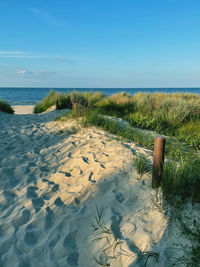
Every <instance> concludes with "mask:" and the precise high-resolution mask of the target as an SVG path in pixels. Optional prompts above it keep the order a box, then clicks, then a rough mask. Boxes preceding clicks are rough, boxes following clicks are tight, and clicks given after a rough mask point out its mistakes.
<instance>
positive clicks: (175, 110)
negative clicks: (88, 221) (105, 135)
mask: <svg viewBox="0 0 200 267" xmlns="http://www.w3.org/2000/svg"><path fill="white" fill-rule="evenodd" d="M55 95H56V94H54V95H53V96H51V97H50V96H49V97H47V100H45V101H46V102H48V105H47V106H49V105H51V104H52V103H53V104H55V103H56V99H57V97H58V96H56V97H55ZM64 97H66V96H64V95H62V96H60V103H61V104H60V108H63V107H65V105H68V106H71V107H72V111H71V112H69V113H68V114H67V115H65V116H64V117H63V116H62V117H61V118H59V119H60V120H65V119H68V118H73V119H76V120H77V123H80V124H81V125H82V126H83V127H87V126H90V125H94V126H96V127H100V128H102V129H104V130H106V131H108V132H110V133H112V134H115V135H117V136H119V137H120V138H123V139H124V140H127V141H128V140H129V141H133V142H135V143H137V144H139V145H141V146H143V147H146V148H149V149H151V150H153V145H154V137H153V135H152V133H150V132H148V131H141V130H140V129H147V130H152V131H156V132H157V133H159V134H165V135H167V137H166V149H165V158H166V159H165V164H164V167H163V175H162V183H161V188H162V192H163V197H164V200H165V203H167V204H168V205H169V206H171V207H177V208H178V207H181V205H184V203H185V200H187V199H192V202H193V204H195V203H199V202H200V194H199V188H200V155H199V148H200V96H198V95H192V94H160V93H155V94H145V93H138V94H136V95H134V96H130V95H128V94H126V93H120V94H115V95H112V96H110V97H107V96H105V95H103V94H99V93H96V94H93V93H80V92H73V93H71V94H68V96H67V100H65V99H64ZM49 98H50V99H49ZM45 101H44V102H45ZM66 103H67V104H66ZM103 115H111V116H118V117H120V118H123V119H125V120H126V121H128V122H129V123H130V125H131V126H133V127H134V128H133V127H132V128H131V127H121V126H120V124H119V123H118V122H117V121H112V120H110V119H109V118H106V117H105V116H103ZM135 127H137V128H140V129H137V128H135ZM133 164H134V167H135V168H136V170H137V171H138V173H139V174H140V176H141V177H142V176H143V175H144V174H145V173H148V172H150V171H151V164H150V162H149V160H148V159H146V158H145V156H143V155H136V158H135V159H134V162H133ZM99 223H100V222H99ZM100 226H101V225H98V229H99V227H100ZM100 228H101V227H100ZM101 230H102V229H101ZM188 235H189V234H188ZM192 235H193V236H195V237H196V236H198V235H199V228H197V227H196V228H194V229H193V230H192ZM117 244H118V243H117ZM199 248H200V240H199V239H198V240H197V243H196V244H195V245H192V247H191V250H190V251H189V252H187V255H186V256H185V258H180V259H177V260H178V261H180V262H182V263H183V262H184V263H188V262H189V265H186V266H198V265H197V263H199V258H200V253H199V251H200V250H199ZM94 260H95V261H96V263H98V264H100V265H102V266H106V262H105V261H103V262H102V261H101V260H100V258H94Z"/></svg>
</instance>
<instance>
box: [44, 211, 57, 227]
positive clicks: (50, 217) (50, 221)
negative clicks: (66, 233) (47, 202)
mask: <svg viewBox="0 0 200 267" xmlns="http://www.w3.org/2000/svg"><path fill="white" fill-rule="evenodd" d="M46 212H47V214H46V216H45V224H44V230H48V229H50V228H51V227H52V226H53V225H54V219H55V215H54V213H53V211H52V210H51V209H50V208H49V207H47V208H46Z"/></svg>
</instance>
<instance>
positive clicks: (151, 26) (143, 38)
mask: <svg viewBox="0 0 200 267" xmlns="http://www.w3.org/2000/svg"><path fill="white" fill-rule="evenodd" d="M0 87H64V88H103V87H104V88H108V87H114V88H123V87H124V88H128V87H130V88H144V87H157V88H159V87H200V1H199V0H56V1H55V0H48V1H47V0H34V1H33V0H0Z"/></svg>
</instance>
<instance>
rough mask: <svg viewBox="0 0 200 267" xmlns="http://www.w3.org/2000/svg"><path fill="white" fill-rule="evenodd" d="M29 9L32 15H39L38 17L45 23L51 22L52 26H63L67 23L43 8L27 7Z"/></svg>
mask: <svg viewBox="0 0 200 267" xmlns="http://www.w3.org/2000/svg"><path fill="white" fill-rule="evenodd" d="M29 10H30V11H31V12H32V13H33V14H34V15H36V16H37V17H39V18H40V19H42V20H43V21H45V22H46V23H48V24H51V25H52V26H59V27H60V26H62V27H65V26H66V25H67V23H66V21H65V20H60V19H58V18H56V17H54V16H53V15H51V14H50V13H49V12H47V11H45V10H42V9H38V8H29Z"/></svg>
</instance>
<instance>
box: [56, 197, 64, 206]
mask: <svg viewBox="0 0 200 267" xmlns="http://www.w3.org/2000/svg"><path fill="white" fill-rule="evenodd" d="M54 204H55V205H56V206H57V207H63V206H64V205H65V204H64V203H63V202H62V200H61V198H60V197H57V198H56V200H55V201H54Z"/></svg>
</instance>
